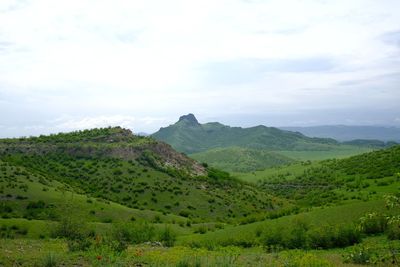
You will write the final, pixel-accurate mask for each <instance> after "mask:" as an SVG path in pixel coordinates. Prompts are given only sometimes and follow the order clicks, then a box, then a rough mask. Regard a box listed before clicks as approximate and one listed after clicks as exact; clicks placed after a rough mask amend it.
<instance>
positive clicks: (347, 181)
mask: <svg viewBox="0 0 400 267" xmlns="http://www.w3.org/2000/svg"><path fill="white" fill-rule="evenodd" d="M237 176H238V177H239V178H241V177H242V178H241V179H243V180H245V181H253V182H254V181H257V183H258V184H259V186H260V187H263V188H264V189H265V190H266V191H268V192H273V193H274V194H275V195H278V196H281V197H285V198H288V199H292V200H295V201H296V202H297V203H299V204H300V203H301V205H305V206H308V205H312V206H315V205H324V204H329V203H330V204H332V203H342V202H345V201H347V200H354V199H358V200H364V201H367V200H369V199H377V198H378V199H379V198H382V194H384V193H396V192H397V190H398V187H399V186H400V146H394V147H391V148H388V149H383V150H378V151H373V152H370V153H365V154H361V155H356V156H353V157H350V158H345V159H339V160H336V159H331V160H325V161H321V162H315V163H311V162H308V163H307V162H304V163H298V164H295V165H291V166H288V167H280V168H272V169H269V170H268V169H267V170H265V171H260V172H254V173H252V174H243V175H242V174H237ZM380 192H381V193H380Z"/></svg>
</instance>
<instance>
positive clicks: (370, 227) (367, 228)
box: [359, 212, 387, 235]
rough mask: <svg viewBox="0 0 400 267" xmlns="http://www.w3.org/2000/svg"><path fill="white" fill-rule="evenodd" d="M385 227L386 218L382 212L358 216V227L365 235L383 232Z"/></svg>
mask: <svg viewBox="0 0 400 267" xmlns="http://www.w3.org/2000/svg"><path fill="white" fill-rule="evenodd" d="M386 227H387V218H386V216H385V215H384V214H379V213H376V212H372V213H368V214H365V215H364V216H363V217H361V218H360V223H359V228H360V230H361V231H362V232H363V233H365V234H367V235H371V234H380V233H383V232H384V231H385V230H386Z"/></svg>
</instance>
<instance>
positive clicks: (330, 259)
mask: <svg viewBox="0 0 400 267" xmlns="http://www.w3.org/2000/svg"><path fill="white" fill-rule="evenodd" d="M362 245H363V246H366V247H369V248H370V249H372V250H374V253H375V252H376V253H381V254H380V255H382V256H384V255H385V253H389V250H388V248H389V245H390V246H392V247H396V248H398V246H399V242H398V241H395V242H391V243H390V244H389V242H388V241H387V240H385V239H384V238H383V237H374V238H370V239H368V240H366V241H365V242H364V243H363V244H362ZM355 248H356V246H355V247H349V248H346V249H334V250H325V251H319V250H310V251H303V250H287V251H280V252H273V253H266V252H265V251H264V250H263V249H262V248H260V247H259V248H251V249H243V248H238V247H227V248H217V249H215V250H213V251H209V250H205V249H196V248H188V247H182V246H177V247H172V248H165V247H155V246H150V245H144V244H142V245H137V246H130V247H129V248H128V249H127V250H126V251H124V252H122V253H113V252H110V251H107V250H104V249H102V248H97V249H92V250H89V251H85V252H68V250H67V246H66V243H65V241H64V240H57V239H54V240H29V239H8V240H6V239H0V265H1V266H38V267H39V266H171V267H172V266H205V267H208V266H209V267H212V266H256V267H257V266H299V267H300V266H304V267H306V266H321V267H323V266H359V265H356V264H353V263H347V262H344V259H345V257H346V255H349V253H350V252H351V251H352V250H354V249H355ZM382 253H383V254H382ZM374 265H377V266H395V264H392V263H391V262H390V261H387V262H385V263H380V262H377V263H375V264H374Z"/></svg>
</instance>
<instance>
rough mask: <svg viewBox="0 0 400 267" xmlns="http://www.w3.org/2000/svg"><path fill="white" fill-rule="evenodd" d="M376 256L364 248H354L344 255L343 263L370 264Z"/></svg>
mask: <svg viewBox="0 0 400 267" xmlns="http://www.w3.org/2000/svg"><path fill="white" fill-rule="evenodd" d="M375 257H376V255H375V254H374V253H373V252H372V251H371V250H370V249H369V248H367V247H365V246H356V247H354V248H353V249H352V250H351V251H350V252H349V253H348V254H347V255H344V262H345V263H355V264H370V263H372V262H373V261H374V260H373V259H374V258H375Z"/></svg>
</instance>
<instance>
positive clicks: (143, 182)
mask: <svg viewBox="0 0 400 267" xmlns="http://www.w3.org/2000/svg"><path fill="white" fill-rule="evenodd" d="M0 165H1V166H0V167H1V169H0V174H1V175H0V178H1V179H0V188H1V190H2V191H1V193H2V194H4V195H8V196H9V197H8V198H7V203H8V205H9V208H10V209H11V210H14V211H15V212H14V213H13V215H8V216H14V217H22V216H24V214H25V213H26V209H25V207H26V205H27V204H28V203H29V201H32V200H35V201H36V200H41V201H45V202H46V204H45V205H46V206H47V205H49V207H53V206H56V207H59V205H58V204H57V202H54V201H56V199H59V198H60V197H54V196H53V195H54V194H58V193H54V192H63V191H66V192H72V193H75V194H79V195H82V196H86V197H87V198H96V199H99V200H100V201H106V202H107V201H111V202H113V203H117V204H120V205H123V206H124V207H125V208H126V209H132V210H133V211H132V212H134V213H136V214H139V215H140V214H141V213H140V212H138V210H147V211H154V212H155V211H158V212H160V214H161V213H162V214H169V215H177V216H181V217H188V218H191V219H196V220H201V221H207V220H214V221H215V220H217V221H218V220H220V221H222V220H224V221H226V220H234V219H235V218H241V217H243V216H246V215H247V214H248V213H249V212H261V213H263V212H265V213H267V212H269V211H271V210H274V209H276V208H278V207H279V206H280V205H281V204H282V203H280V202H279V201H277V200H276V199H274V198H273V197H271V196H270V195H269V194H266V193H264V192H263V191H261V190H258V189H257V188H256V187H255V186H252V185H248V184H245V183H243V182H240V181H238V180H235V179H234V178H232V177H230V175H229V174H228V173H225V172H222V171H219V170H216V169H213V168H205V167H204V166H203V165H201V164H200V163H198V162H197V161H195V160H193V159H191V158H188V157H187V156H185V155H184V154H181V153H179V152H177V151H175V150H174V149H172V147H171V146H170V145H168V144H165V143H163V142H160V141H157V140H155V139H153V138H150V137H143V136H136V135H133V134H132V132H131V131H129V130H126V129H122V128H120V127H115V128H104V129H92V130H85V131H77V132H72V133H61V134H56V135H50V136H39V137H31V138H18V139H0ZM39 195H40V196H42V197H41V198H40V199H37V196H39ZM2 200H3V199H2ZM57 201H58V200H57ZM278 202H279V203H278ZM49 210H51V209H49ZM58 211H59V210H58ZM94 212H95V214H97V213H96V212H97V211H94ZM154 212H153V214H154ZM0 213H1V209H0ZM98 213H99V214H103V213H104V212H102V211H98ZM53 215H54V216H53ZM53 215H51V213H49V214H47V215H46V214H42V215H41V217H40V216H39V217H38V218H40V219H52V218H53V217H57V212H55V214H53ZM43 216H44V217H43ZM45 216H50V217H45ZM99 216H100V215H99ZM92 217H95V216H92ZM30 218H36V217H35V216H33V217H30ZM98 219H100V218H98Z"/></svg>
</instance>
